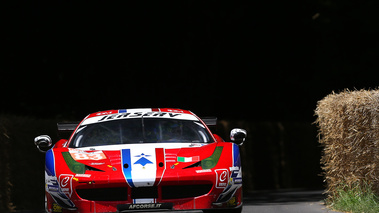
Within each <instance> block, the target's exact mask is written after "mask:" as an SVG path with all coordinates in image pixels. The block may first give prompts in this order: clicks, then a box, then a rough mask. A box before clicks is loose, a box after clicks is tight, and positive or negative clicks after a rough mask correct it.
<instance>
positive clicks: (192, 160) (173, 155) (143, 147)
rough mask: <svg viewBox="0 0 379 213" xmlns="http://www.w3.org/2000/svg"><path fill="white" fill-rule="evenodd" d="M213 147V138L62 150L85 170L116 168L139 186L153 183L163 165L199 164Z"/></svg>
mask: <svg viewBox="0 0 379 213" xmlns="http://www.w3.org/2000/svg"><path fill="white" fill-rule="evenodd" d="M216 147H217V143H216V142H215V143H210V144H200V143H156V144H129V145H112V146H98V147H91V148H79V149H72V148H69V149H68V152H67V150H66V152H65V153H66V155H68V153H69V154H70V156H71V158H72V160H74V161H76V162H79V163H81V164H84V165H86V171H85V172H84V173H85V174H93V175H95V174H96V173H99V172H101V173H102V174H106V173H107V174H113V173H114V171H119V172H122V176H123V177H124V178H125V179H126V181H127V183H128V184H129V185H130V186H131V187H142V186H152V185H157V184H158V183H159V182H160V180H161V178H162V176H163V174H164V172H165V170H166V168H171V169H174V168H175V170H176V171H178V170H179V169H180V170H181V169H183V168H187V167H191V166H194V167H198V166H200V162H201V161H202V160H204V159H208V158H209V157H210V156H212V154H213V153H214V152H215V149H216ZM66 158H67V157H66ZM66 162H67V160H66ZM104 172H105V173H104ZM117 173H118V172H117Z"/></svg>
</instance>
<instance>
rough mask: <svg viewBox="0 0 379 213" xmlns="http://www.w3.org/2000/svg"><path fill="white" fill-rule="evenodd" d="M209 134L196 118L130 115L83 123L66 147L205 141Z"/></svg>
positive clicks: (210, 139)
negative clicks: (116, 118) (124, 117)
mask: <svg viewBox="0 0 379 213" xmlns="http://www.w3.org/2000/svg"><path fill="white" fill-rule="evenodd" d="M208 142H213V139H212V137H211V136H210V134H209V132H208V131H207V129H206V128H205V126H204V125H203V124H202V123H200V122H199V121H193V120H179V119H167V118H133V119H121V120H113V121H107V122H100V123H94V124H88V125H83V126H80V127H79V128H78V130H77V131H76V133H75V135H74V136H73V138H72V140H71V143H70V145H69V147H71V148H79V147H89V146H102V145H117V144H133V143H208Z"/></svg>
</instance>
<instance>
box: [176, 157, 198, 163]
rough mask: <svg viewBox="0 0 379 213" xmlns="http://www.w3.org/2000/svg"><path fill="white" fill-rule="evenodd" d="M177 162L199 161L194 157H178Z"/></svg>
mask: <svg viewBox="0 0 379 213" xmlns="http://www.w3.org/2000/svg"><path fill="white" fill-rule="evenodd" d="M177 161H178V162H185V163H187V162H196V161H200V157H199V156H194V157H178V159H177Z"/></svg>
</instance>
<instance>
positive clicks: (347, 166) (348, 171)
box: [315, 90, 379, 197]
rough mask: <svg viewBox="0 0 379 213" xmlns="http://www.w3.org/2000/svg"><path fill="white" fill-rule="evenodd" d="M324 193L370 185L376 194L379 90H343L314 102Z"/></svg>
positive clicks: (378, 184) (377, 182)
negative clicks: (325, 191) (321, 147)
mask: <svg viewBox="0 0 379 213" xmlns="http://www.w3.org/2000/svg"><path fill="white" fill-rule="evenodd" d="M315 113H316V115H317V116H318V117H317V120H316V124H317V125H318V127H319V142H320V143H321V144H322V145H323V147H324V153H323V156H322V158H321V163H322V165H323V170H324V172H325V173H324V178H325V181H326V182H327V193H328V194H329V196H332V197H333V196H336V195H337V192H336V191H335V190H336V189H337V188H338V187H341V186H344V187H348V188H353V187H356V186H357V184H358V185H361V186H363V185H364V184H365V183H368V184H369V185H371V187H372V189H373V191H374V192H375V193H376V194H378V195H379V180H378V177H379V142H378V141H379V90H359V91H349V90H345V91H343V92H341V93H338V94H336V93H334V92H333V93H332V94H330V95H328V96H326V97H325V98H324V99H322V100H320V101H319V102H318V103H317V108H316V110H315Z"/></svg>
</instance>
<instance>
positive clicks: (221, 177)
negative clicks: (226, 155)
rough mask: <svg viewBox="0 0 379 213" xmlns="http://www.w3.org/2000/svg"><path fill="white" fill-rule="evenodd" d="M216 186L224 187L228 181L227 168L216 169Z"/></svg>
mask: <svg viewBox="0 0 379 213" xmlns="http://www.w3.org/2000/svg"><path fill="white" fill-rule="evenodd" d="M215 172H216V188H225V187H227V186H228V182H229V170H227V169H216V170H215Z"/></svg>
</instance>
